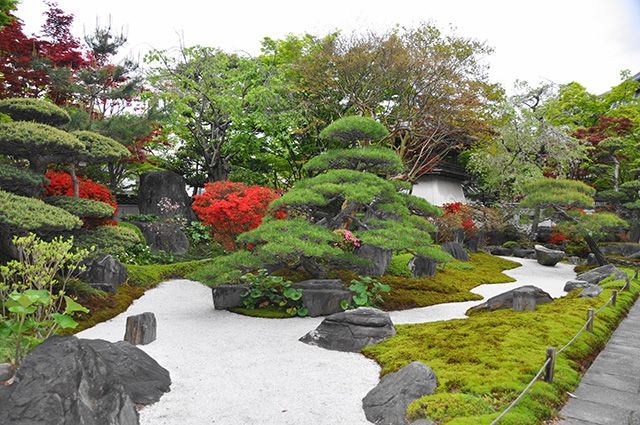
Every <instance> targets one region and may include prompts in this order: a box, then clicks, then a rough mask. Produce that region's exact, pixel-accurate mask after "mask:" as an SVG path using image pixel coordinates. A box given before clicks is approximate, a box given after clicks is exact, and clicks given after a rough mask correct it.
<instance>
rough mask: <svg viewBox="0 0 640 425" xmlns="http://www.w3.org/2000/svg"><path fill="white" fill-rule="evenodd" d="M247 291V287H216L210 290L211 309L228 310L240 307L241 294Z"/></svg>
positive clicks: (230, 285)
mask: <svg viewBox="0 0 640 425" xmlns="http://www.w3.org/2000/svg"><path fill="white" fill-rule="evenodd" d="M248 290H249V285H243V284H228V285H218V286H214V287H212V288H211V292H212V293H213V308H215V309H216V310H227V309H229V308H234V307H241V306H242V305H243V303H242V294H244V293H245V292H247V291H248Z"/></svg>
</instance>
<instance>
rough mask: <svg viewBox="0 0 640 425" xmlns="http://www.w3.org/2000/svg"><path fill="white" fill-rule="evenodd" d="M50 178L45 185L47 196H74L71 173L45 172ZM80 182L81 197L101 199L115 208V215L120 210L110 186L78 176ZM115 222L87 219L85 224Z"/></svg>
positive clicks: (110, 223) (89, 225)
mask: <svg viewBox="0 0 640 425" xmlns="http://www.w3.org/2000/svg"><path fill="white" fill-rule="evenodd" d="M45 177H46V178H47V179H48V180H49V184H48V185H45V186H44V190H45V195H46V196H73V181H72V180H71V175H70V174H69V173H65V172H64V171H54V170H49V171H47V173H46V174H45ZM78 181H79V182H80V187H79V188H80V198H85V199H92V200H94V201H101V202H104V203H106V204H109V205H111V206H112V207H113V208H115V211H114V213H113V215H114V216H115V215H116V213H117V212H118V204H117V202H116V201H115V200H114V199H113V197H112V196H111V191H110V190H109V188H108V187H107V186H105V185H103V184H100V183H96V182H94V181H93V180H89V179H83V178H80V177H78ZM104 224H108V225H112V224H115V222H114V221H113V220H106V221H105V220H91V223H89V222H88V221H87V220H85V226H87V227H95V226H99V225H104Z"/></svg>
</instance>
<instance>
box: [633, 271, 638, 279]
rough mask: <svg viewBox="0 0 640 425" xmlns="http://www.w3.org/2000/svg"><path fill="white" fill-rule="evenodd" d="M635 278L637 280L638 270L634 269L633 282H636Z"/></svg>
mask: <svg viewBox="0 0 640 425" xmlns="http://www.w3.org/2000/svg"><path fill="white" fill-rule="evenodd" d="M637 278H638V269H636V272H635V274H634V275H633V280H636V279H637Z"/></svg>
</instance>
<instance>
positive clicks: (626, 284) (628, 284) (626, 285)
mask: <svg viewBox="0 0 640 425" xmlns="http://www.w3.org/2000/svg"><path fill="white" fill-rule="evenodd" d="M628 289H631V279H629V276H627V281H626V283H625V284H624V286H623V287H622V290H623V291H626V290H628Z"/></svg>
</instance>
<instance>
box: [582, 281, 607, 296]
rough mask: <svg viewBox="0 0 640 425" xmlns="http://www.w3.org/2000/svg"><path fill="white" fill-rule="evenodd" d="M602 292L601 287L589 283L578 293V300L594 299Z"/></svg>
mask: <svg viewBox="0 0 640 425" xmlns="http://www.w3.org/2000/svg"><path fill="white" fill-rule="evenodd" d="M603 290H604V289H603V288H602V286H600V285H592V284H590V283H589V284H587V286H585V287H584V289H583V290H582V292H580V298H595V297H597V296H598V295H600V294H601V293H602V291H603Z"/></svg>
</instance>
